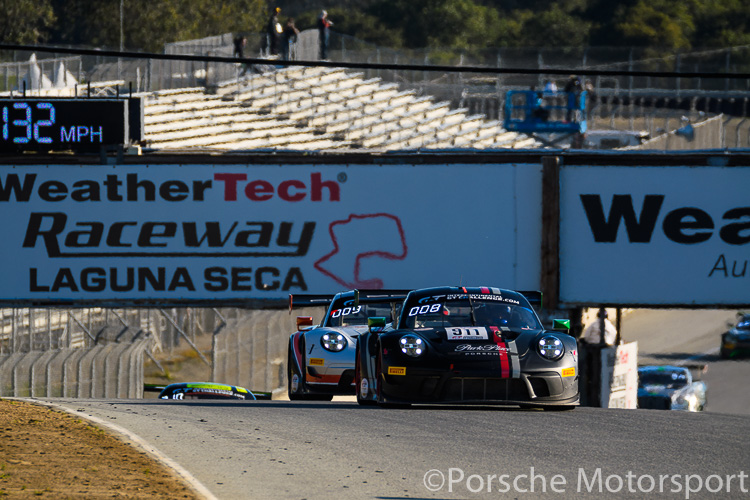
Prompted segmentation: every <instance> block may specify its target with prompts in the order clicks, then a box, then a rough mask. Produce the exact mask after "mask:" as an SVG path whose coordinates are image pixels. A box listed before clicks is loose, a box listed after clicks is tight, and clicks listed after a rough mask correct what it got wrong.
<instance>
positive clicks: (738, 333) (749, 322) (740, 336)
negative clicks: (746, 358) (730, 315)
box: [719, 312, 750, 359]
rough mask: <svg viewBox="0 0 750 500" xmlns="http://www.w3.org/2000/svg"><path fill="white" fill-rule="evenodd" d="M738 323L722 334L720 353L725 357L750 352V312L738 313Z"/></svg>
mask: <svg viewBox="0 0 750 500" xmlns="http://www.w3.org/2000/svg"><path fill="white" fill-rule="evenodd" d="M737 317H738V321H737V324H736V325H735V326H734V328H732V329H731V330H729V331H728V332H724V333H723V334H722V336H721V349H720V351H719V353H720V354H721V357H722V358H723V359H729V358H734V357H737V356H742V355H748V354H750V314H747V313H741V312H740V313H737Z"/></svg>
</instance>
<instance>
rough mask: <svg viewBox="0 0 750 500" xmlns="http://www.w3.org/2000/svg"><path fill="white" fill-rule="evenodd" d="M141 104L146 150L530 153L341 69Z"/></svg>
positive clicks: (507, 136)
mask: <svg viewBox="0 0 750 500" xmlns="http://www.w3.org/2000/svg"><path fill="white" fill-rule="evenodd" d="M140 96H141V97H144V98H145V111H144V118H145V122H144V123H145V127H144V130H145V141H144V143H143V145H144V146H145V147H147V148H153V149H159V150H174V149H181V150H184V149H188V150H195V149H201V150H206V149H208V150H250V149H260V148H263V149H266V148H273V149H288V150H311V149H356V148H368V149H380V150H399V149H415V148H427V149H444V148H477V149H485V148H533V147H538V145H539V144H538V142H537V141H536V140H535V139H533V138H532V137H529V136H527V135H524V134H519V133H515V132H508V131H507V130H505V129H503V127H502V124H501V123H500V122H499V121H495V120H487V119H486V117H485V116H484V115H469V114H468V111H467V110H466V109H451V107H450V105H449V103H448V102H446V101H442V102H435V101H434V99H433V98H432V97H429V96H418V95H417V94H416V91H413V90H406V91H400V90H399V88H398V85H396V84H392V83H385V82H383V81H381V80H380V79H379V78H371V79H365V78H363V75H362V74H361V73H350V72H346V71H344V70H343V69H340V68H320V67H305V68H301V67H287V68H281V69H276V68H273V67H271V69H270V70H268V68H267V70H266V71H265V72H262V73H256V72H254V73H252V74H250V75H248V76H242V77H239V78H237V79H233V80H228V81H225V82H222V83H220V84H219V85H217V86H216V88H215V89H211V91H209V90H207V89H206V88H204V87H192V88H182V89H169V90H159V91H154V92H147V93H142V94H140Z"/></svg>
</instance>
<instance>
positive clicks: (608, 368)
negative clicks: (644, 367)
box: [600, 342, 638, 409]
mask: <svg viewBox="0 0 750 500" xmlns="http://www.w3.org/2000/svg"><path fill="white" fill-rule="evenodd" d="M600 354H601V363H602V364H601V366H602V374H601V381H602V385H601V390H600V394H601V401H600V406H601V407H602V408H624V409H635V408H638V342H630V343H628V344H620V345H618V346H616V347H608V348H606V349H602V351H601V353H600Z"/></svg>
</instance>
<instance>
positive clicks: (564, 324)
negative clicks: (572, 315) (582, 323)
mask: <svg viewBox="0 0 750 500" xmlns="http://www.w3.org/2000/svg"><path fill="white" fill-rule="evenodd" d="M552 329H553V330H555V331H557V332H565V333H568V332H569V331H570V320H569V319H553V320H552Z"/></svg>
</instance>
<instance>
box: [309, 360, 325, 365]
mask: <svg viewBox="0 0 750 500" xmlns="http://www.w3.org/2000/svg"><path fill="white" fill-rule="evenodd" d="M325 364H326V361H325V360H324V359H323V358H310V365H312V366H323V365H325Z"/></svg>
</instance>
